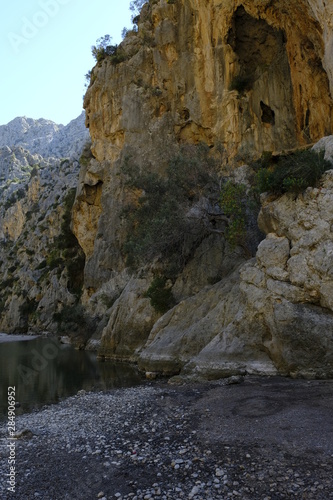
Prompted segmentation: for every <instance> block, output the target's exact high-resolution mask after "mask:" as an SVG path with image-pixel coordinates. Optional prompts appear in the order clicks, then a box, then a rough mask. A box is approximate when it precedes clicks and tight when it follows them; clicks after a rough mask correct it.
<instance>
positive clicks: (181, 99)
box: [74, 0, 333, 292]
mask: <svg viewBox="0 0 333 500" xmlns="http://www.w3.org/2000/svg"><path fill="white" fill-rule="evenodd" d="M312 3H315V2H311V3H310V2H308V1H307V0H302V1H301V2H296V1H295V2H290V1H288V2H286V1H284V0H281V1H278V2H274V3H272V2H271V1H266V0H265V1H260V2H253V1H252V0H251V1H243V2H241V1H236V2H235V1H229V0H225V1H223V2H219V3H216V2H214V1H213V0H210V1H208V2H206V3H205V4H204V5H203V4H200V7H198V5H197V3H196V2H192V1H189V0H186V1H185V0H179V1H177V2H174V3H168V2H166V1H162V0H161V1H159V2H149V3H147V4H146V5H145V6H144V7H143V9H142V12H141V16H140V21H139V24H138V26H139V29H138V32H130V33H129V34H128V35H127V37H126V38H125V40H124V41H123V42H122V44H121V50H122V51H123V53H124V54H125V59H126V60H125V62H121V63H119V64H114V63H113V62H112V61H110V60H108V59H107V58H106V59H104V60H103V61H101V62H100V63H98V64H97V66H96V67H95V68H94V69H93V71H92V77H91V84H90V87H89V89H88V91H87V93H86V96H85V102H84V106H85V109H86V124H87V126H88V127H89V130H90V135H91V139H92V153H93V155H94V157H95V160H96V161H97V162H98V163H97V162H96V161H92V163H91V164H88V165H87V166H86V167H85V170H84V172H81V176H80V189H79V194H78V198H77V203H76V206H75V215H74V216H75V222H74V231H75V234H76V235H77V237H78V239H79V241H80V244H81V246H82V248H84V249H85V252H86V255H87V257H88V261H87V266H86V271H85V273H86V284H87V288H90V289H91V290H92V292H93V290H97V289H98V288H99V287H100V286H102V285H103V283H105V282H106V281H107V280H108V279H109V278H111V276H112V272H119V271H122V270H123V269H124V262H123V259H122V255H121V252H120V251H119V241H121V240H122V237H123V236H122V234H121V223H120V215H121V211H122V207H123V205H124V189H123V186H122V184H121V180H120V178H119V168H120V164H121V163H122V161H123V160H124V158H125V157H127V156H129V155H134V156H135V159H136V161H137V163H138V165H139V166H140V167H141V168H143V169H147V168H148V169H149V170H150V171H155V172H159V173H161V172H163V171H164V170H165V163H166V161H167V159H168V158H169V157H170V154H171V152H172V151H173V150H175V148H176V147H177V145H178V144H179V143H180V142H184V141H185V142H190V143H198V142H200V141H203V142H205V143H206V144H208V145H209V146H210V147H212V148H213V149H218V148H219V147H221V146H223V147H224V149H225V158H224V161H228V158H229V159H230V158H232V157H235V155H236V159H241V158H243V159H246V160H248V158H249V156H251V155H252V156H253V155H254V156H256V155H258V154H260V152H262V151H264V150H266V151H281V150H283V149H288V148H294V147H297V146H299V145H304V144H307V143H311V142H316V141H317V140H319V139H320V138H321V137H323V136H325V135H329V134H330V133H331V132H332V105H333V102H332V97H331V93H330V87H332V85H333V80H331V75H332V70H333V69H332V60H333V58H330V54H331V52H330V51H331V45H330V42H329V38H330V34H329V33H330V31H329V27H330V25H331V23H332V12H331V8H330V7H324V5H322V7H321V8H319V7H318V6H316V7H315V6H314V5H312ZM97 228H98V229H97ZM97 234H99V237H96V235H97Z"/></svg>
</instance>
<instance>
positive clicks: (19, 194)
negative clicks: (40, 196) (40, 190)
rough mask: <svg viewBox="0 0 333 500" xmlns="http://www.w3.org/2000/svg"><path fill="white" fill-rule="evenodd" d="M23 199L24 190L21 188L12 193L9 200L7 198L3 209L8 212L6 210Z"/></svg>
mask: <svg viewBox="0 0 333 500" xmlns="http://www.w3.org/2000/svg"><path fill="white" fill-rule="evenodd" d="M24 197H25V189H23V188H20V189H18V190H17V191H15V192H14V193H12V194H11V196H10V197H9V198H7V200H6V202H5V204H4V209H5V210H8V208H10V207H12V206H13V205H14V204H15V203H16V202H17V201H19V200H21V199H22V198H24Z"/></svg>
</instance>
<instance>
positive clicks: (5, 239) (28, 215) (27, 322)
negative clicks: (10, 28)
mask: <svg viewBox="0 0 333 500" xmlns="http://www.w3.org/2000/svg"><path fill="white" fill-rule="evenodd" d="M68 127H69V128H67V131H68V132H70V129H72V131H73V133H74V135H75V134H76V132H75V130H77V132H78V133H77V137H78V138H79V137H80V139H79V142H80V141H82V140H83V137H86V132H85V131H83V130H82V117H81V118H79V119H78V120H77V121H76V120H74V121H73V122H71V126H68ZM60 130H61V128H60ZM83 132H84V133H83ZM9 133H11V134H12V135H8V134H9ZM57 133H59V128H58V127H57V126H56V125H55V124H53V123H52V122H49V121H47V120H38V121H37V122H35V121H34V120H30V119H21V118H18V119H15V120H13V121H12V122H11V123H10V124H8V126H5V127H2V130H1V132H0V136H1V140H2V141H6V140H8V141H9V142H8V145H7V146H4V147H1V148H0V191H1V202H0V261H1V262H0V281H1V290H0V330H1V331H3V332H13V333H18V332H26V331H28V330H31V331H36V332H41V331H48V332H52V333H59V332H61V330H62V329H66V328H67V327H70V329H71V331H74V336H75V335H76V336H79V333H80V332H79V331H78V326H77V323H81V324H82V327H86V326H87V325H85V321H84V318H83V315H82V314H80V312H81V310H80V308H79V305H78V301H79V294H80V290H81V287H82V283H83V268H84V254H83V251H82V250H81V248H80V247H79V245H78V243H77V241H76V239H75V237H74V235H73V234H72V232H71V230H70V221H71V208H72V205H73V202H74V198H75V192H76V186H77V182H78V174H79V170H80V165H79V162H78V161H76V160H73V159H64V158H62V159H60V158H56V157H50V155H51V154H52V155H53V156H57V155H58V154H59V155H60V154H61V152H64V151H65V150H66V151H67V152H68V153H69V152H70V151H76V148H77V147H78V145H79V142H77V143H74V147H72V145H71V144H70V140H71V139H70V137H68V138H66V140H64V142H63V149H62V147H60V146H59V144H60V143H58V146H55V143H56V140H55V138H54V134H57ZM70 136H71V137H73V134H70ZM64 137H65V136H64ZM39 141H41V142H40V144H44V149H43V148H41V149H42V150H43V151H44V152H45V153H46V154H47V155H48V156H49V157H48V158H44V157H43V156H41V155H40V154H35V153H31V152H30V151H28V150H26V149H24V148H23V147H22V146H18V145H17V144H27V145H29V147H30V146H31V148H32V150H34V149H38V145H37V144H38V143H39ZM74 142H75V141H74ZM12 144H14V145H12ZM15 144H16V145H15ZM78 154H79V152H78V150H77V152H76V153H75V155H76V156H77V155H78ZM69 323H72V324H71V325H70V324H69ZM66 324H67V326H66ZM75 325H76V326H75Z"/></svg>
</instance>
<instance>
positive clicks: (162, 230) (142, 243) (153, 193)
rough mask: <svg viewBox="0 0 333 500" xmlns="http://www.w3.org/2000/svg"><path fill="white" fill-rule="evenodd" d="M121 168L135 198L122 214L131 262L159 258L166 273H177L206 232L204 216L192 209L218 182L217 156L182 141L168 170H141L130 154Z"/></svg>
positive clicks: (133, 265)
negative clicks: (196, 213) (193, 214)
mask: <svg viewBox="0 0 333 500" xmlns="http://www.w3.org/2000/svg"><path fill="white" fill-rule="evenodd" d="M122 173H123V174H124V177H125V179H126V185H127V187H128V189H130V190H132V192H133V198H134V201H133V202H132V203H130V204H129V205H128V206H127V207H126V208H125V210H124V212H123V214H122V215H123V219H124V223H125V224H126V229H127V231H126V234H127V235H128V236H127V239H126V241H125V244H124V246H123V252H124V253H125V255H126V258H127V264H128V265H129V266H130V267H134V268H135V267H138V266H139V265H142V264H145V263H147V262H151V261H153V260H154V259H156V258H158V259H159V260H160V261H163V263H164V268H165V269H168V271H166V272H167V275H168V277H171V274H173V275H175V274H177V273H178V272H179V271H180V270H181V269H182V267H183V266H184V264H185V263H186V261H187V260H188V258H189V256H190V254H191V252H192V251H193V247H196V246H197V245H198V244H199V242H200V241H202V238H203V237H204V235H205V234H206V227H205V224H203V223H201V222H202V221H201V220H200V217H199V219H198V218H196V217H194V216H193V217H190V216H189V214H188V213H189V211H190V209H191V207H193V206H194V205H195V204H196V203H198V201H199V199H200V198H201V196H202V195H204V194H205V193H206V194H207V195H208V193H209V191H210V189H211V188H212V185H215V187H216V186H217V181H216V162H215V161H214V160H213V159H212V158H210V156H209V148H208V147H207V146H205V145H203V144H200V145H198V146H190V145H187V146H183V147H181V148H180V150H179V153H178V154H177V155H176V156H175V157H174V158H172V159H171V160H170V161H169V165H168V167H167V170H166V174H165V175H164V176H162V175H158V174H157V173H154V172H149V171H148V172H145V171H140V169H139V168H138V167H137V166H136V165H135V164H133V163H132V160H131V158H127V159H126V160H125V162H124V165H123V167H122ZM171 268H172V273H171Z"/></svg>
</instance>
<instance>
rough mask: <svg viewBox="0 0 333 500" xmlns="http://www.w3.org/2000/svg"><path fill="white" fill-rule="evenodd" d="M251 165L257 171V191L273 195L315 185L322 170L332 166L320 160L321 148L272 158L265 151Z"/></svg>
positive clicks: (298, 191)
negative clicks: (318, 150) (317, 150)
mask: <svg viewBox="0 0 333 500" xmlns="http://www.w3.org/2000/svg"><path fill="white" fill-rule="evenodd" d="M253 166H254V168H255V169H256V170H257V175H256V189H257V190H258V192H260V193H263V192H266V191H268V192H272V193H274V194H283V193H286V192H294V193H300V192H302V191H304V190H305V189H306V188H307V187H310V186H315V185H316V183H317V182H318V181H319V179H320V177H321V176H322V175H323V173H324V172H325V171H326V170H329V169H331V168H332V164H331V163H330V162H328V161H326V160H325V159H324V152H323V151H320V152H316V151H313V150H299V151H295V152H293V153H290V154H285V155H280V156H278V157H275V158H274V157H273V156H272V155H271V154H269V153H265V154H263V156H262V158H261V159H260V160H259V161H257V162H256V163H255V164H254V165H253Z"/></svg>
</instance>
